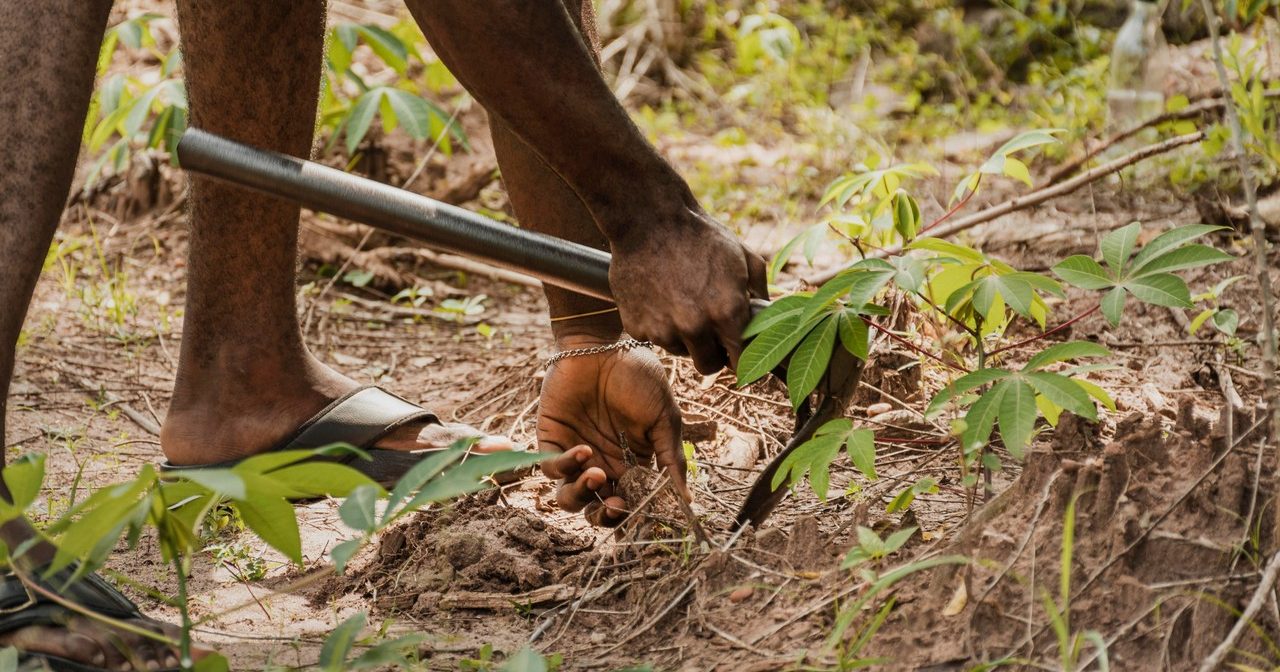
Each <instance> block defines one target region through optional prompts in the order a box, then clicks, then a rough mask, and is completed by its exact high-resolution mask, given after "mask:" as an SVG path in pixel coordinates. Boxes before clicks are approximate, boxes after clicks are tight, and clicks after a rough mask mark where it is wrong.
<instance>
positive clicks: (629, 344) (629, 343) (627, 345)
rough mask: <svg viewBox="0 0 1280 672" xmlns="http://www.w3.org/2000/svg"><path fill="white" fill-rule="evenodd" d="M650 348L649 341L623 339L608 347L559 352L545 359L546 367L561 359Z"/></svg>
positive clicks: (601, 346) (651, 344)
mask: <svg viewBox="0 0 1280 672" xmlns="http://www.w3.org/2000/svg"><path fill="white" fill-rule="evenodd" d="M652 347H653V343H650V342H649V341H637V340H636V339H634V338H624V339H622V340H621V341H618V342H617V343H610V344H609V345H597V346H595V347H593V348H574V349H572V350H561V351H560V352H557V353H555V354H554V355H551V357H549V358H547V364H546V365H547V366H551V365H552V364H555V363H556V362H558V361H560V360H562V359H568V358H570V357H585V356H587V355H599V354H601V353H605V352H611V351H613V350H630V349H632V348H652Z"/></svg>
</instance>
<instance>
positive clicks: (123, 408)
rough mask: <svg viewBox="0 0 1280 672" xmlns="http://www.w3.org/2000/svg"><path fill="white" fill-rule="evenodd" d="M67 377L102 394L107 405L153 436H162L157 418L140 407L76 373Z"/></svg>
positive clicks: (89, 389)
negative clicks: (153, 417)
mask: <svg viewBox="0 0 1280 672" xmlns="http://www.w3.org/2000/svg"><path fill="white" fill-rule="evenodd" d="M67 377H68V378H70V379H71V382H73V383H75V384H76V385H77V386H78V387H79V388H80V389H82V390H84V391H85V392H89V393H96V394H101V395H102V400H103V401H105V402H106V404H105V405H110V406H115V407H116V408H119V409H120V412H121V413H123V414H124V416H125V417H126V418H129V419H130V420H132V421H133V424H135V425H137V426H138V427H141V428H142V429H143V431H145V432H146V433H148V434H150V435H152V436H160V425H159V424H157V423H156V421H155V420H153V419H151V418H148V417H147V416H146V415H144V414H143V413H142V412H141V411H139V410H138V409H136V408H134V407H132V406H130V405H129V404H128V403H127V402H126V401H125V400H124V399H121V398H120V397H119V396H116V395H115V394H112V393H111V392H108V391H106V390H104V389H102V388H101V387H98V386H95V385H94V384H93V383H91V382H89V381H87V380H85V379H84V378H81V377H79V376H77V375H75V374H71V373H68V374H67Z"/></svg>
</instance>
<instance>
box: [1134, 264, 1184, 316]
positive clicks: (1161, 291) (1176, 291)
mask: <svg viewBox="0 0 1280 672" xmlns="http://www.w3.org/2000/svg"><path fill="white" fill-rule="evenodd" d="M1124 288H1125V289H1126V290H1128V291H1129V293H1131V294H1133V295H1134V296H1135V297H1137V299H1138V300H1139V301H1143V302H1145V303H1154V304H1155V305H1157V306H1166V307H1169V308H1191V307H1192V304H1191V291H1190V290H1189V289H1187V283H1186V281H1185V280H1183V279H1182V278H1179V277H1178V276H1176V275H1173V274H1172V273H1156V274H1154V275H1145V276H1143V277H1141V278H1131V279H1129V280H1126V281H1125V283H1124Z"/></svg>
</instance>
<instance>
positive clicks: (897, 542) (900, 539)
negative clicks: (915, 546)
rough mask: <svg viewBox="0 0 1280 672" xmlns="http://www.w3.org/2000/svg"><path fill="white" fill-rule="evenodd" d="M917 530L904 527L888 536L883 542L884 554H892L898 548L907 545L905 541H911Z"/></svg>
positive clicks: (912, 527) (916, 528)
mask: <svg viewBox="0 0 1280 672" xmlns="http://www.w3.org/2000/svg"><path fill="white" fill-rule="evenodd" d="M918 529H920V528H918V527H915V526H911V527H904V528H902V529H901V530H898V531H897V532H894V533H893V534H891V535H889V537H888V538H886V539H885V540H884V550H885V554H886V555H888V554H889V553H892V552H894V551H896V550H898V549H899V548H902V546H903V544H905V543H907V541H908V540H909V539H911V537H912V535H914V534H915V533H916V530H918Z"/></svg>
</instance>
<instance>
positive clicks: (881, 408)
mask: <svg viewBox="0 0 1280 672" xmlns="http://www.w3.org/2000/svg"><path fill="white" fill-rule="evenodd" d="M892 410H893V406H891V405H889V404H888V403H887V402H883V401H881V402H879V403H875V404H871V405H870V406H868V407H867V417H868V418H874V417H876V416H877V415H881V414H883V413H888V412H889V411H892Z"/></svg>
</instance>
